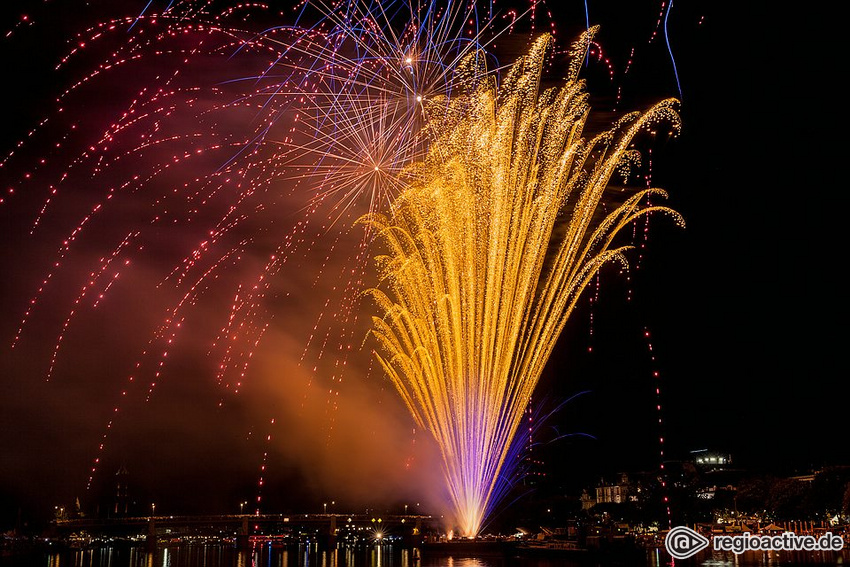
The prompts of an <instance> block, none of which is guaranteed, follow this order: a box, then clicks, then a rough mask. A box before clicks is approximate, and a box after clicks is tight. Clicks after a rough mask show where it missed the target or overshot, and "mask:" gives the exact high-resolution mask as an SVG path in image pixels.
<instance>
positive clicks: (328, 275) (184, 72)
mask: <svg viewBox="0 0 850 567" xmlns="http://www.w3.org/2000/svg"><path fill="white" fill-rule="evenodd" d="M44 4H45V6H46V4H47V3H46V2H45V3H44ZM86 4H87V5H88V3H86ZM518 4H519V5H520V7H519V8H517V7H516V6H514V7H512V8H511V9H508V10H502V11H499V10H497V9H495V8H494V6H493V4H492V3H481V4H476V3H475V2H453V1H448V2H438V1H429V2H421V3H411V2H406V1H401V0H393V1H390V2H369V3H367V2H360V1H355V0H351V1H347V2H336V3H330V4H326V3H324V2H322V1H318V2H302V3H299V4H297V5H295V6H287V8H286V10H287V11H286V12H284V11H277V8H276V7H275V6H274V5H266V4H262V3H238V4H234V3H232V2H223V1H222V2H218V1H197V0H182V1H175V2H165V1H163V2H156V1H152V2H148V3H146V4H145V6H144V9H143V10H142V11H141V13H134V14H132V15H124V16H116V17H114V18H112V19H102V20H98V21H99V23H96V24H93V25H89V27H86V28H85V29H83V31H80V32H78V33H76V35H75V36H74V39H73V42H72V43H71V44H70V47H69V48H68V49H67V50H66V52H65V54H64V56H63V57H62V58H61V59H60V60H59V61H58V63H57V65H56V69H55V70H56V71H57V73H60V74H63V76H67V77H71V79H70V80H69V81H67V82H63V83H60V84H62V85H64V86H63V87H62V88H61V89H60V92H59V94H58V96H57V97H56V98H55V104H53V105H52V106H51V107H50V109H49V110H46V111H44V115H43V116H41V117H40V119H39V120H38V121H37V125H36V126H35V127H34V128H32V129H30V130H28V131H27V132H26V134H25V136H24V137H23V138H22V139H20V140H18V141H17V142H16V143H15V144H14V149H12V150H11V151H9V152H7V153H6V154H5V155H3V156H0V168H2V169H0V171H2V172H3V173H4V183H5V187H4V195H3V196H2V198H0V205H2V206H3V207H4V210H10V209H11V210H13V211H14V212H13V214H12V213H10V216H14V222H13V223H11V224H14V228H15V229H20V232H21V234H26V235H27V236H28V237H29V240H28V241H27V242H29V243H30V244H28V245H27V247H26V252H27V253H28V254H30V256H28V260H27V262H28V265H27V266H26V269H25V270H21V271H22V273H23V272H25V273H26V275H27V276H28V278H24V277H22V278H21V283H19V284H18V283H16V284H15V285H19V286H20V287H21V288H22V290H16V292H19V293H20V294H25V298H24V300H22V301H20V302H19V304H22V305H23V307H22V308H21V309H20V311H19V313H17V314H16V318H12V324H13V326H14V328H13V329H12V333H11V336H10V343H11V344H10V346H11V349H12V352H13V353H14V352H17V353H20V354H19V356H20V357H21V358H30V356H29V355H30V353H33V352H35V353H38V354H37V355H36V356H32V357H31V358H32V360H33V362H32V363H31V366H32V368H30V367H29V365H30V361H27V364H22V363H20V362H15V363H13V364H10V365H9V366H10V367H15V368H16V369H17V368H18V367H24V366H26V367H27V370H28V372H31V373H32V374H33V375H40V376H42V377H43V378H44V379H45V380H47V381H56V379H57V378H60V377H65V376H68V375H69V374H71V373H72V372H71V371H70V370H69V369H70V368H74V366H75V364H78V363H79V362H80V361H81V360H82V361H84V362H85V363H86V364H89V365H91V366H95V365H96V362H95V361H96V360H99V357H100V356H101V353H95V354H91V351H86V353H82V352H81V351H80V350H79V349H77V347H76V346H69V345H77V346H78V345H79V344H80V341H81V337H83V340H84V339H85V336H86V335H87V334H88V335H89V336H92V335H90V333H91V332H92V331H91V329H92V328H93V327H96V326H98V325H103V327H104V328H107V327H108V324H105V323H103V321H113V322H114V321H115V320H118V321H120V325H116V326H114V327H112V328H113V329H115V331H114V333H113V334H115V335H116V337H115V343H121V341H124V342H123V343H122V346H123V347H126V348H125V349H123V350H122V351H121V353H120V355H119V354H118V353H111V352H105V353H102V356H103V358H104V359H108V361H109V364H112V366H109V364H107V363H104V364H103V366H109V368H108V375H109V380H108V381H107V380H104V384H105V386H104V385H101V388H102V389H101V391H100V392H99V393H98V395H99V396H100V397H99V400H103V399H109V400H110V401H109V402H108V403H106V404H103V402H102V401H98V403H99V404H101V405H104V407H106V411H104V412H103V414H107V417H106V419H104V420H103V422H102V425H101V426H100V431H99V432H98V433H97V434H96V435H93V436H92V437H91V439H94V442H92V443H91V452H92V453H94V454H93V456H92V457H91V459H90V462H89V466H88V467H87V468H86V470H85V471H84V475H85V477H86V482H85V485H86V486H87V487H88V488H91V487H92V486H93V484H94V482H95V480H96V478H97V476H98V473H99V472H100V469H101V467H102V466H103V463H104V461H105V460H106V455H107V454H108V453H109V448H110V443H111V441H112V438H113V437H114V426H115V425H116V423H117V421H118V419H119V415H123V413H124V410H125V407H126V406H127V405H128V404H129V403H130V402H128V400H131V399H136V400H137V399H141V400H144V402H145V403H146V402H147V401H149V400H151V399H152V398H153V397H154V394H155V392H157V389H158V388H160V389H161V386H160V385H161V384H163V383H164V382H167V381H168V380H169V379H171V378H172V377H173V376H174V375H175V374H177V370H178V369H179V364H180V363H175V362H173V361H174V360H175V359H177V360H181V361H182V363H183V364H186V360H192V361H193V362H194V363H195V364H196V365H197V367H198V368H201V369H200V370H197V372H198V374H204V376H205V377H207V376H208V377H209V378H210V380H209V381H210V382H211V383H212V384H213V386H214V387H215V388H217V390H218V392H219V393H217V394H216V395H217V396H219V400H220V401H219V402H218V403H219V406H221V405H223V404H224V403H225V400H226V397H227V396H229V395H231V394H236V393H239V392H241V391H243V390H244V389H245V385H246V383H247V381H248V380H249V377H250V376H251V374H252V372H256V370H255V366H257V359H258V358H263V354H259V355H258V353H264V351H263V347H264V345H266V343H267V342H268V336H269V335H273V334H274V333H275V324H276V323H277V324H278V325H280V326H286V325H288V324H289V323H288V322H287V323H282V324H281V323H280V320H282V319H284V318H285V317H284V313H283V312H284V311H285V310H291V311H292V312H298V315H290V314H288V313H287V314H285V315H288V316H290V317H292V319H293V320H295V319H296V317H298V316H301V319H300V320H298V323H299V324H300V325H298V326H297V329H296V328H295V327H296V325H292V327H293V329H292V330H290V329H287V332H289V333H290V335H292V336H291V337H290V336H289V335H287V338H292V340H293V341H294V342H297V343H298V349H299V350H300V352H301V356H300V359H298V360H297V361H296V363H297V365H298V366H299V367H304V368H305V369H307V373H312V375H313V376H315V377H317V379H316V381H317V382H320V383H321V395H322V396H325V397H326V398H327V404H326V405H327V407H328V408H329V409H328V410H326V411H327V415H328V418H327V420H326V422H327V424H328V426H327V427H329V428H332V427H333V423H334V419H335V418H334V416H335V411H336V409H337V406H338V403H339V399H340V398H339V394H340V391H341V382H342V380H343V377H344V374H345V372H346V371H347V369H349V368H352V367H355V372H358V373H362V374H365V375H368V376H367V377H368V378H369V379H374V381H378V380H380V378H381V377H380V376H376V375H375V374H377V373H375V372H372V369H371V368H372V367H369V369H368V370H366V369H364V368H363V367H365V366H368V363H365V364H364V363H362V361H361V363H360V366H359V367H358V366H357V363H354V364H350V365H349V363H350V362H352V361H351V359H352V358H355V357H356V354H353V353H356V352H357V346H358V345H360V344H362V339H363V334H364V332H365V330H364V327H365V324H364V322H363V321H362V318H363V315H362V311H361V303H360V300H361V298H362V297H363V292H364V290H366V289H367V288H369V286H370V285H371V284H370V283H369V282H370V281H371V280H370V278H371V277H372V275H371V274H370V269H371V266H370V262H369V259H370V257H371V256H373V255H374V254H376V253H378V252H376V251H377V250H383V251H384V252H383V253H381V254H380V255H379V256H378V260H377V263H378V268H379V274H380V280H381V281H380V284H379V285H377V286H375V288H374V289H371V290H369V291H368V292H367V293H368V294H369V295H371V297H372V299H374V301H375V305H377V316H375V317H373V318H372V330H371V334H372V335H373V336H374V337H376V338H377V342H378V349H377V360H378V361H379V363H380V367H381V368H382V369H383V371H384V372H385V373H386V375H387V376H389V378H390V381H391V382H392V384H393V385H394V387H395V389H396V390H397V391H398V393H399V394H400V398H401V400H402V401H403V403H404V405H405V406H406V407H407V409H408V410H409V411H410V414H411V415H412V417H413V420H414V422H415V425H416V427H417V429H420V430H425V431H427V432H429V433H430V434H431V435H432V436H433V438H434V440H435V441H436V445H437V446H438V449H439V452H440V454H441V456H442V464H443V467H444V469H443V473H444V477H445V485H446V487H447V489H448V493H449V495H450V498H451V507H452V508H453V514H454V515H455V516H456V518H455V521H456V522H457V523H458V525H459V526H460V527H461V531H462V532H463V533H464V534H466V535H476V534H478V532H479V531H480V529H481V527H482V524H483V522H484V521H485V519H486V518H487V516H488V514H490V513H491V512H492V510H493V508H494V507H495V505H496V504H497V503H498V502H499V500H500V497H502V496H504V494H505V491H506V490H507V488H508V486H509V482H508V479H509V477H510V476H511V471H512V468H511V467H512V466H513V465H514V464H515V460H516V459H513V458H508V455H509V454H511V452H512V451H513V452H514V453H516V452H517V451H519V450H521V448H522V443H521V442H518V441H517V439H518V438H517V436H516V433H517V428H518V425H519V423H520V420H521V418H522V414H523V412H524V411H526V409H527V404H528V400H529V399H530V396H531V394H532V391H533V390H534V387H535V385H536V384H537V382H538V379H539V377H540V375H541V372H542V371H543V367H544V365H545V364H546V362H547V360H548V358H549V355H550V354H551V352H552V350H553V348H554V346H555V341H556V340H557V338H558V336H559V334H560V333H561V330H562V329H563V327H564V325H565V323H566V321H567V319H568V317H569V315H570V313H571V311H572V309H573V308H574V306H575V305H576V302H577V301H578V299H579V297H580V295H581V292H582V290H583V289H584V288H585V287H586V286H587V285H588V282H589V281H590V280H591V279H592V278H593V277H594V275H595V274H596V273H597V272H598V270H599V268H600V267H601V266H602V265H604V264H606V263H609V262H612V261H623V262H624V261H625V258H624V253H625V251H626V247H623V246H620V245H619V244H617V243H615V237H616V236H617V235H618V233H620V232H621V230H622V229H623V228H624V227H626V226H627V225H629V224H630V223H632V221H633V220H634V219H636V218H638V217H639V216H644V215H646V214H647V213H653V212H663V213H667V214H670V215H672V216H674V217H675V218H676V220H677V221H679V222H680V221H681V219H680V218H679V217H678V215H677V214H676V213H675V212H674V211H672V210H671V209H669V208H666V207H663V206H658V205H656V204H654V203H651V202H650V196H653V199H654V198H656V197H659V198H660V197H663V196H664V193H663V191H661V190H659V189H655V188H651V187H648V186H647V187H645V188H643V189H641V190H632V189H626V188H624V187H618V188H617V189H618V191H617V192H616V194H613V193H612V190H611V189H612V188H611V185H612V183H611V180H612V179H613V178H617V179H618V178H619V176H620V175H621V174H623V173H624V172H626V171H627V170H628V169H629V167H630V166H632V165H634V164H635V163H637V162H638V161H639V159H640V157H639V153H638V151H637V149H636V148H635V146H634V144H633V142H634V140H635V138H636V137H637V136H638V135H639V133H640V132H641V131H644V130H646V129H648V128H649V127H650V126H651V127H653V128H654V127H656V124H657V123H660V122H664V123H666V124H669V125H670V127H671V129H672V130H674V131H675V130H676V129H677V128H678V116H677V113H676V110H675V101H673V100H665V101H663V102H661V103H659V104H657V105H656V106H654V107H652V108H651V109H650V110H648V111H646V112H645V113H632V114H628V115H625V116H624V117H622V118H621V119H619V120H617V121H616V122H615V123H613V124H611V125H610V126H608V125H606V127H605V128H603V130H604V131H602V132H601V133H598V134H596V133H594V134H591V135H588V134H587V130H588V128H586V125H587V124H588V122H589V121H591V120H596V122H598V119H595V118H594V115H593V113H592V112H591V110H590V104H589V101H588V99H589V97H588V94H587V90H586V88H585V84H584V82H583V81H582V80H581V79H580V78H579V73H580V70H581V69H582V68H583V67H584V66H585V65H586V64H587V62H588V61H589V60H590V59H591V58H594V59H595V60H596V61H597V62H598V63H601V64H602V65H604V66H605V67H606V68H607V72H606V75H609V76H610V77H613V65H612V63H611V62H610V60H609V59H607V58H606V57H604V56H603V55H602V49H601V46H600V45H599V44H598V43H597V42H596V41H595V40H594V33H595V31H596V28H590V29H588V31H587V32H586V33H585V34H583V35H582V37H581V39H580V40H578V41H577V42H576V43H575V44H574V45H573V46H572V50H571V59H570V61H571V62H570V64H569V67H568V69H567V70H566V74H565V76H564V77H558V79H559V81H560V84H559V86H557V87H556V88H546V87H544V86H543V75H544V72H552V71H553V69H552V67H551V63H552V61H554V60H555V58H556V57H555V55H554V54H553V49H552V46H553V40H552V37H553V36H552V33H553V32H554V24H551V22H550V23H549V24H548V25H546V26H545V28H547V29H545V31H546V32H548V33H546V34H545V35H543V36H541V34H540V33H539V32H540V31H542V30H543V29H544V26H542V25H541V24H540V21H541V20H542V18H541V15H542V13H543V12H544V5H543V4H541V3H539V2H537V1H531V2H520V3H518ZM662 7H663V5H662ZM670 7H672V3H670ZM49 9H50V8H49V7H45V9H44V10H43V11H44V12H47V13H49ZM112 9H113V10H114V9H116V8H114V7H112ZM586 10H587V5H586V4H585V11H586ZM667 14H669V8H668V9H667ZM549 17H550V20H551V15H549ZM81 18H82V16H81ZM36 19H37V18H36ZM33 21H34V20H33V19H32V18H29V17H23V18H22V19H21V20H20V21H19V22H17V23H16V25H15V26H14V27H13V28H12V29H11V30H10V31H9V32H8V33H7V37H13V38H14V36H16V35H20V34H21V33H23V32H24V31H26V29H27V28H28V27H29V26H32V25H35V24H34V23H33ZM84 21H86V22H88V21H89V20H84ZM284 21H285V22H287V23H286V25H279V22H284ZM270 22H271V23H270ZM275 22H278V23H275ZM529 22H530V25H526V27H525V31H528V28H530V31H531V33H529V34H525V35H523V36H522V38H521V39H514V36H513V34H514V30H515V29H518V27H519V26H520V24H521V23H526V24H527V23H529ZM587 23H588V26H589V19H588V22H587ZM665 31H666V20H665ZM523 33H525V32H523ZM665 35H666V34H665ZM509 37H510V38H512V39H514V45H513V48H514V49H518V48H517V47H516V46H517V45H519V44H522V45H523V46H525V45H531V47H530V50H528V52H527V54H526V55H524V56H522V57H521V58H520V59H519V60H518V61H517V62H516V63H514V64H513V65H511V66H504V65H503V64H502V63H500V62H499V60H498V58H497V57H496V55H494V53H495V51H494V47H495V45H496V44H497V43H501V42H505V43H508V38H509ZM528 38H532V39H528ZM522 50H523V51H525V47H523V48H522ZM632 51H634V50H632ZM560 55H562V54H560V53H558V54H557V56H560ZM630 64H631V59H630V60H629V65H630ZM547 66H548V67H547ZM626 72H628V67H627V68H626ZM555 74H560V72H559V71H557V69H556V70H555ZM620 94H621V92H620V90H618V91H617V95H616V101H615V104H614V106H615V107H616V106H617V104H619V103H620V100H621V96H620ZM358 219H359V222H358ZM32 243H34V244H32ZM10 248H12V247H10ZM305 266H306V267H308V268H309V269H304V268H305ZM33 282H34V285H32V284H33ZM23 288H25V289H23ZM305 298H309V299H306V300H305ZM306 302H312V303H313V304H315V305H313V306H316V305H317V306H318V307H317V309H316V310H314V311H311V312H310V313H309V315H303V314H302V313H301V312H299V309H298V308H299V307H302V305H301V303H306ZM304 311H307V310H306V309H304ZM315 311H318V314H317V313H315ZM92 314H95V315H92ZM98 317H99V318H100V319H98ZM110 317H112V318H110ZM276 317H277V318H278V321H275V318H276ZM311 317H312V318H311ZM308 319H309V321H308V322H305V321H307V320H308ZM93 320H95V321H96V322H95V323H92V321H93ZM287 321H288V320H287ZM119 327H121V329H119ZM270 329H271V332H270ZM99 330H100V331H101V332H103V329H102V328H101V329H99ZM75 334H76V335H77V336H75ZM107 334H109V333H107ZM295 335H297V336H295ZM94 336H97V335H94ZM109 338H110V339H111V338H112V337H109ZM103 342H104V343H105V344H106V343H107V342H108V341H106V340H104V341H103ZM34 345H35V346H34ZM105 350H108V349H105ZM181 353H182V354H185V353H189V354H188V355H186V357H185V358H182V359H181ZM265 354H266V355H267V351H265ZM366 354H368V353H366ZM202 357H205V358H203V362H202V363H200V364H198V363H197V360H198V359H201V358H202ZM294 358H297V356H296V357H294ZM363 358H366V356H364V357H363ZM116 361H119V362H116ZM16 365H18V366H16ZM172 365H174V366H177V367H178V369H172V368H171V366H172ZM375 366H376V367H377V366H378V365H375ZM88 370H89V368H88V367H87V368H86V371H88ZM348 371H349V372H351V371H350V370H348ZM98 372H103V373H104V374H106V373H107V371H103V370H100V371H93V373H95V374H97V373H98ZM370 372H372V374H371V375H369V373H370ZM343 397H344V396H343ZM107 406H108V407H107ZM277 417H280V416H279V415H278V414H272V415H262V416H261V417H259V418H258V420H257V421H258V422H264V423H265V424H269V423H270V424H272V425H273V424H274V423H275V419H276V418H277ZM405 418H406V415H405ZM264 427H265V429H264ZM248 429H250V433H249V436H250V435H254V436H255V437H256V438H261V439H265V447H264V450H265V452H264V453H263V456H262V465H260V478H259V482H258V489H257V492H258V495H257V497H256V505H257V506H256V511H259V508H260V502H261V500H262V496H261V495H260V494H259V493H261V492H262V486H263V484H264V482H265V479H266V478H267V477H268V474H269V473H268V472H267V471H266V466H267V461H268V454H269V451H270V450H271V447H272V444H273V442H272V435H271V432H270V431H271V429H270V427H269V426H267V425H261V426H256V427H255V426H254V425H251V426H250V427H249V428H248Z"/></svg>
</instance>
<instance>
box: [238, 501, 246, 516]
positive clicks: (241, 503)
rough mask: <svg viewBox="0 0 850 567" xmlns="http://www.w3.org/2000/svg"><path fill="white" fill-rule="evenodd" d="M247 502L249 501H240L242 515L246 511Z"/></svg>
mask: <svg viewBox="0 0 850 567" xmlns="http://www.w3.org/2000/svg"><path fill="white" fill-rule="evenodd" d="M245 504H247V502H240V503H239V515H240V516H241V515H242V514H243V513H244V512H245Z"/></svg>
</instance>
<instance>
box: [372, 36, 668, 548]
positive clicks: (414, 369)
mask: <svg viewBox="0 0 850 567" xmlns="http://www.w3.org/2000/svg"><path fill="white" fill-rule="evenodd" d="M591 34H592V30H591V31H590V32H588V33H587V34H585V36H584V37H583V38H582V39H581V40H580V41H579V42H577V44H576V45H575V48H574V57H573V63H572V66H571V68H570V71H569V75H568V76H567V77H566V82H565V84H564V85H562V86H560V87H558V88H556V89H545V90H544V89H542V87H541V84H540V81H541V70H542V66H543V63H544V60H545V53H546V48H547V45H548V41H549V40H548V39H547V38H541V39H540V40H538V41H537V42H536V43H535V44H534V46H533V48H532V49H531V51H530V52H529V53H528V54H527V55H526V56H525V57H523V58H522V59H520V60H519V61H518V62H517V63H515V64H514V66H513V67H512V69H511V71H510V72H509V73H508V75H507V76H506V78H505V79H504V81H503V82H502V84H501V85H499V86H498V87H496V86H494V84H493V83H492V82H491V81H486V80H484V81H482V82H481V84H479V85H478V86H477V88H476V89H475V91H474V92H473V93H471V94H469V95H467V96H464V97H458V98H456V99H455V100H453V101H451V102H443V101H435V102H434V104H433V105H432V107H431V108H430V110H431V112H432V113H431V114H430V116H432V117H433V118H432V120H431V122H430V123H429V127H430V128H431V129H432V130H433V136H434V141H433V143H432V145H431V146H430V149H429V152H428V155H427V158H426V159H425V160H424V161H423V162H422V163H420V164H416V165H415V166H413V167H411V168H410V170H409V171H407V172H406V179H407V182H408V183H409V186H408V187H406V188H405V189H404V191H403V192H402V193H401V194H400V195H399V197H398V199H397V200H396V201H395V202H394V203H393V209H392V213H391V214H390V215H389V216H386V217H385V216H382V215H378V214H373V215H371V216H369V217H368V219H367V222H368V223H369V224H370V225H371V226H373V227H374V228H375V230H377V231H379V235H380V238H381V240H382V241H383V242H384V244H385V246H386V248H387V253H386V254H385V255H381V256H379V257H378V259H377V260H378V265H379V270H380V273H381V279H382V284H381V286H379V287H378V288H376V289H374V290H372V292H371V293H372V296H373V297H374V298H375V302H376V304H377V307H378V310H379V316H375V317H374V318H373V322H374V329H373V331H372V332H373V334H374V336H375V337H376V338H377V340H378V342H379V343H380V352H379V354H378V358H379V360H380V362H381V365H382V366H383V368H384V369H385V371H386V373H387V374H388V375H389V376H390V378H391V379H392V381H393V383H394V384H395V386H396V389H397V390H398V392H399V394H400V395H401V396H402V398H403V399H404V401H405V403H406V404H407V407H408V408H409V410H410V412H411V413H412V414H413V416H414V418H415V420H416V422H417V424H419V425H420V426H421V427H423V428H425V429H426V430H428V431H430V432H431V433H432V435H433V436H434V438H435V439H436V441H437V443H438V445H439V447H440V450H441V453H442V458H443V466H444V474H445V477H446V481H447V484H448V487H449V490H450V493H451V498H452V503H453V506H454V510H455V513H456V515H457V521H458V522H459V525H460V528H461V530H462V532H463V534H464V535H467V536H474V535H476V534H477V533H478V531H479V529H480V528H481V525H482V522H483V521H484V519H485V517H486V515H487V513H488V511H489V510H490V507H491V506H492V505H493V503H494V499H493V491H494V487H495V486H496V483H497V479H498V477H499V474H500V469H501V468H502V466H503V464H504V462H505V458H506V455H507V453H508V451H509V449H510V445H511V441H512V439H513V438H514V436H515V434H516V431H517V428H518V426H519V424H520V421H521V419H522V415H523V413H524V412H525V410H526V407H527V404H528V402H529V400H530V398H531V394H532V391H533V390H534V387H535V385H536V384H537V381H538V379H539V377H540V375H541V373H542V371H543V367H544V365H545V364H546V362H547V360H548V358H549V355H550V354H551V352H552V349H553V348H554V345H555V341H556V340H557V338H558V336H559V334H560V332H561V330H562V329H563V327H564V325H565V323H566V321H567V319H568V318H569V315H570V313H571V312H572V310H573V308H574V307H575V305H576V302H577V300H578V298H579V295H580V294H581V292H582V290H583V289H584V288H585V287H586V286H587V284H588V282H589V281H590V280H591V279H592V278H593V276H594V275H595V274H596V273H597V271H598V270H599V268H600V267H601V266H602V265H604V264H606V263H608V262H611V261H621V262H622V261H624V252H625V250H626V248H625V247H622V246H616V245H615V243H614V241H615V237H616V236H617V234H618V233H619V232H620V231H621V230H622V229H623V228H624V227H626V226H627V225H629V224H630V223H631V222H632V221H633V220H634V219H635V218H637V217H638V216H640V215H644V214H646V213H648V212H663V213H666V214H669V215H672V216H673V217H674V218H676V220H677V221H678V222H681V219H680V218H679V216H678V215H677V214H676V213H675V212H674V211H672V210H671V209H669V208H666V207H663V206H657V205H647V204H646V200H647V197H648V196H649V195H651V194H654V195H659V196H663V192H662V191H660V190H658V189H652V188H650V189H642V190H639V191H635V192H634V193H632V194H630V195H629V196H628V197H626V198H625V200H624V201H623V202H622V203H621V204H619V205H618V206H615V207H611V208H610V210H606V206H607V205H610V203H609V202H608V201H609V200H608V199H606V194H607V193H606V190H607V189H608V187H609V183H610V182H611V178H612V176H614V175H615V174H616V173H617V172H618V170H620V169H621V168H622V167H624V166H628V164H629V163H630V162H631V161H632V160H634V159H635V155H634V151H635V150H634V149H633V148H632V142H633V139H634V138H635V136H636V135H637V134H638V132H640V131H641V130H642V129H645V128H647V126H648V125H650V124H654V123H657V122H658V121H667V122H669V123H670V124H671V125H672V127H673V128H674V129H675V128H677V127H678V116H677V114H676V112H675V110H674V101H672V100H666V101H663V102H661V103H659V104H657V105H656V106H654V107H653V108H651V109H650V110H648V111H647V112H645V113H643V114H637V113H633V114H630V115H627V116H626V117H624V118H622V119H621V120H619V121H617V123H616V124H614V125H613V127H612V128H611V129H610V130H608V131H606V132H604V133H602V134H600V135H598V136H596V137H594V138H592V139H589V140H587V139H585V138H583V137H582V135H583V130H584V126H585V123H586V121H587V120H588V114H589V112H590V110H589V108H588V105H587V99H586V95H585V92H584V89H583V83H582V81H580V80H579V79H578V77H577V72H578V68H579V66H580V62H581V57H582V54H583V53H585V51H586V45H587V43H588V41H589V40H590V37H591Z"/></svg>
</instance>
